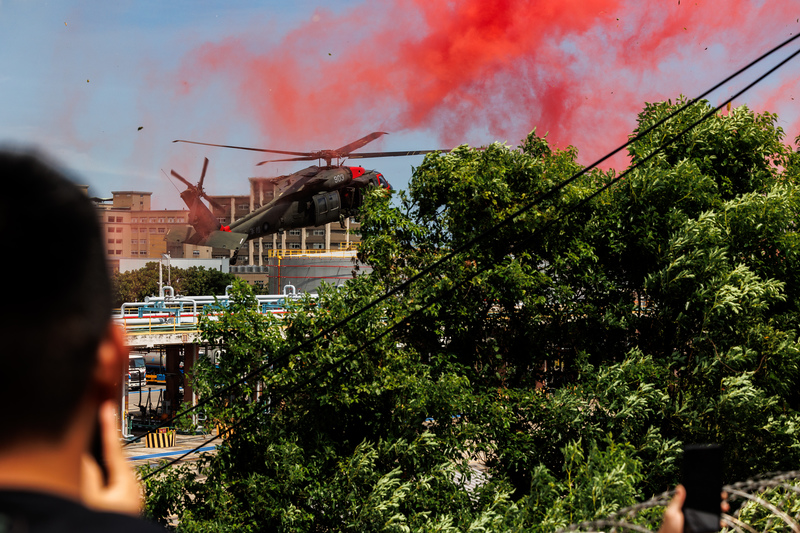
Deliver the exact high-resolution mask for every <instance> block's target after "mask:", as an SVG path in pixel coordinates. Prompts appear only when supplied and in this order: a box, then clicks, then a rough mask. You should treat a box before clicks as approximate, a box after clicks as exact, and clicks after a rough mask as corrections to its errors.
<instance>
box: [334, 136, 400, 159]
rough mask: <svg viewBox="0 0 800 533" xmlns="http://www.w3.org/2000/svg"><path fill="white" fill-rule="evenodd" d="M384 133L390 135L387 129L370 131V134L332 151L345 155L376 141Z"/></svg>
mask: <svg viewBox="0 0 800 533" xmlns="http://www.w3.org/2000/svg"><path fill="white" fill-rule="evenodd" d="M382 135H389V134H388V133H386V132H385V131H374V132H372V133H370V134H369V135H365V136H364V137H361V138H360V139H359V140H357V141H353V142H351V143H350V144H345V145H344V146H342V147H341V148H339V149H338V150H332V151H333V152H336V153H337V154H339V157H344V156H346V155H347V154H349V153H350V152H352V151H353V150H358V149H359V148H361V147H362V146H364V145H365V144H367V143H370V142H372V141H374V140H375V139H377V138H378V137H380V136H382Z"/></svg>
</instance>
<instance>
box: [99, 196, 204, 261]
mask: <svg viewBox="0 0 800 533" xmlns="http://www.w3.org/2000/svg"><path fill="white" fill-rule="evenodd" d="M152 194H153V193H151V192H145V191H112V193H111V195H112V198H111V200H110V202H109V201H108V200H105V199H103V200H100V201H98V202H97V208H98V211H99V215H100V217H101V218H100V221H101V223H102V226H103V235H104V236H105V239H106V253H107V254H108V259H109V262H110V263H111V268H112V269H113V270H119V260H120V259H141V258H151V259H154V260H156V259H158V258H160V257H161V254H164V253H169V254H170V255H171V256H172V257H175V258H184V257H186V258H196V259H211V248H209V247H207V246H193V245H179V246H176V247H168V246H167V241H166V240H165V237H166V235H167V232H169V230H170V229H171V228H173V227H183V226H185V225H186V224H187V221H188V220H189V211H187V210H185V209H164V210H153V209H151V207H150V200H151V196H152Z"/></svg>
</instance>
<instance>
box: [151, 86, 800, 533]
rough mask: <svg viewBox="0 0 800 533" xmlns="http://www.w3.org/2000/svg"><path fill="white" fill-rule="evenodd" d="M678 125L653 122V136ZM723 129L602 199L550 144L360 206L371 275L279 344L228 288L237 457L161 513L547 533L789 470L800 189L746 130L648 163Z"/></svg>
mask: <svg viewBox="0 0 800 533" xmlns="http://www.w3.org/2000/svg"><path fill="white" fill-rule="evenodd" d="M682 104H683V100H679V101H678V102H677V103H676V104H672V103H670V102H667V103H658V104H648V105H647V106H646V107H645V109H644V111H643V112H642V113H641V114H640V116H639V127H638V128H637V130H636V131H637V132H638V131H644V130H645V128H646V127H647V126H648V125H649V124H653V123H655V121H657V120H659V119H660V118H662V117H664V116H666V114H667V113H670V112H671V111H673V110H674V109H676V108H677V106H679V105H682ZM709 109H710V107H709V106H708V104H707V103H706V102H700V103H697V104H695V105H694V106H693V107H691V108H690V109H689V111H688V113H687V114H686V115H685V116H682V117H681V118H679V119H677V120H673V121H670V122H668V123H666V124H665V125H662V126H660V127H659V128H657V129H655V130H654V131H653V132H651V133H650V134H649V135H647V136H646V137H644V138H642V139H640V140H638V141H637V142H635V143H634V144H632V145H631V147H630V154H631V160H632V164H634V165H637V166H636V168H633V169H631V172H630V173H628V174H627V175H626V177H625V179H623V180H620V181H617V182H615V183H614V184H613V185H612V186H610V187H609V188H607V189H606V190H604V191H603V192H602V193H599V194H596V192H597V191H598V190H599V189H600V188H601V187H604V186H605V185H608V184H609V183H611V181H612V180H613V179H614V178H615V176H616V173H615V172H614V171H600V170H592V171H590V172H586V173H585V174H582V175H580V176H579V177H578V178H576V179H574V180H572V181H570V182H569V183H564V182H565V180H566V179H567V178H568V177H570V176H572V175H573V174H575V173H576V172H577V171H579V170H581V168H580V166H579V165H578V163H577V162H576V158H577V150H576V149H575V148H573V147H569V148H567V149H565V150H554V149H552V148H551V147H550V146H549V145H548V143H547V141H546V139H544V138H541V137H538V136H537V135H536V134H535V132H534V133H531V134H530V135H529V136H528V137H527V139H525V140H524V141H523V143H522V145H521V146H520V147H519V149H517V150H513V149H509V148H508V147H506V146H504V145H500V144H493V145H491V146H489V147H486V148H485V149H483V150H472V149H469V148H467V147H461V148H458V149H457V150H454V151H453V152H451V153H448V154H434V155H430V156H428V157H426V159H425V161H424V162H423V164H422V165H421V166H420V167H419V168H417V169H415V172H414V176H413V178H412V181H411V183H410V186H409V191H408V193H407V194H406V193H401V194H400V197H399V201H398V202H392V199H391V198H390V196H389V195H388V194H387V193H386V192H385V191H382V190H374V191H372V192H370V193H368V194H367V197H366V200H365V206H364V215H363V224H362V226H361V232H362V246H361V249H360V256H359V258H360V260H362V261H363V262H365V263H368V264H370V265H371V266H372V267H373V269H372V273H371V274H367V275H362V276H359V277H358V278H356V279H354V280H352V281H350V282H348V283H347V284H346V285H345V286H344V287H343V288H341V289H333V288H332V287H323V289H322V290H321V291H320V294H319V297H318V298H311V297H307V298H305V299H303V300H300V301H298V302H296V304H295V306H294V307H292V308H291V310H290V313H289V314H288V316H286V317H285V318H284V319H283V320H282V321H277V320H276V319H274V318H271V317H264V316H261V315H260V314H258V313H257V312H256V311H255V306H254V301H253V297H252V294H251V293H248V291H247V290H245V288H244V287H241V286H239V287H237V289H235V291H234V294H235V295H236V300H235V304H234V305H232V306H231V307H229V308H228V309H227V310H226V312H225V313H223V314H222V315H220V316H218V317H216V318H215V320H207V321H205V322H204V331H205V333H204V335H205V341H206V342H208V343H210V344H214V345H219V346H221V347H223V349H224V350H225V354H224V356H223V357H222V360H221V362H220V364H219V368H216V367H212V366H211V365H209V364H207V363H205V364H201V365H200V366H199V367H198V374H197V380H198V389H199V390H200V391H201V393H202V394H203V395H204V396H205V397H211V396H212V395H213V394H215V392H217V391H222V390H224V391H225V394H223V395H221V397H220V398H218V399H217V400H216V401H215V402H212V404H210V406H209V407H208V410H209V413H210V414H211V416H212V417H214V418H215V419H217V420H219V421H220V423H221V424H222V425H223V426H225V427H231V428H233V433H232V434H231V435H230V436H229V437H228V438H226V440H225V442H224V445H223V446H222V447H221V448H220V449H219V451H218V453H217V454H216V455H215V456H212V457H207V458H205V459H204V460H202V461H201V462H200V464H199V466H198V470H197V471H190V470H184V471H183V472H182V473H181V472H177V473H176V472H173V473H171V474H168V475H165V476H164V477H157V478H155V479H151V480H150V481H149V487H148V502H149V503H148V506H149V507H148V508H149V510H150V512H151V513H152V514H153V516H155V517H160V518H164V517H166V516H168V515H169V514H171V513H175V514H177V515H178V516H179V518H180V521H181V522H180V523H181V528H182V529H184V530H186V531H193V530H201V529H202V530H224V529H226V528H229V527H232V526H233V525H234V524H235V525H236V526H237V527H241V528H244V529H250V530H265V529H276V530H284V531H295V530H297V531H333V530H336V531H338V530H346V529H358V530H368V531H370V530H393V529H396V530H402V531H408V530H414V531H422V530H432V529H437V530H447V529H448V528H449V529H453V530H459V531H463V530H469V529H470V528H472V529H473V530H482V531H492V530H497V531H501V530H509V529H518V530H528V529H537V530H542V531H551V530H553V529H554V528H556V527H559V526H563V525H566V524H568V523H570V522H574V521H578V520H584V519H591V518H597V517H600V516H601V515H603V514H607V513H609V512H613V511H614V510H616V509H618V508H620V507H622V506H624V505H627V504H629V503H632V502H633V501H635V500H636V499H639V498H642V497H648V496H650V495H652V494H654V493H656V492H660V491H662V490H664V489H666V488H668V487H669V486H671V485H673V484H674V483H675V482H676V481H677V475H678V471H679V468H678V463H679V459H680V449H681V444H684V443H695V442H705V441H717V442H721V443H723V444H724V446H725V450H726V456H725V465H726V473H725V475H726V478H727V479H728V480H737V479H742V478H743V477H745V476H748V475H750V474H753V473H757V472H763V471H768V470H781V469H789V468H794V465H796V463H797V461H798V459H800V447H799V446H798V445H797V444H796V443H797V441H798V439H797V437H798V434H797V432H798V430H797V428H799V427H800V418H799V417H798V412H797V408H798V399H799V398H798V394H797V392H796V391H797V384H798V377H800V374H799V373H800V368H799V367H798V363H800V346H798V338H797V337H798V333H797V332H798V328H797V323H798V316H800V315H798V309H797V303H796V302H797V301H798V300H797V298H796V297H795V291H797V290H798V289H797V287H798V286H799V284H798V283H797V281H798V280H796V279H795V276H797V275H798V274H797V272H800V269H799V268H798V267H800V265H798V264H797V262H798V253H797V250H798V248H797V242H798V234H797V228H796V221H797V220H798V219H799V218H798V216H800V195H798V188H797V177H798V172H797V171H798V169H799V168H800V165H798V160H797V155H796V154H795V153H794V152H793V151H792V150H791V149H790V148H789V147H787V146H785V145H784V143H783V131H782V130H781V129H780V128H779V127H777V126H776V117H775V116H774V115H771V114H762V115H759V114H755V113H753V112H751V111H750V110H748V109H747V108H744V107H741V108H738V109H736V110H733V111H732V112H731V113H730V114H729V115H719V114H715V115H713V116H712V117H711V118H710V119H708V120H707V121H706V122H704V123H702V124H701V125H700V126H698V127H697V128H696V129H694V130H693V131H691V132H690V133H689V134H688V135H686V136H684V137H680V138H678V139H677V140H676V141H675V142H673V143H672V144H671V145H669V146H668V147H667V148H666V149H665V150H664V152H663V153H658V154H656V155H655V156H654V157H652V158H648V156H649V154H651V153H652V151H653V150H655V149H656V148H658V147H660V146H661V145H662V144H663V143H664V142H665V141H667V140H670V139H672V138H673V137H675V136H676V134H677V133H678V132H680V131H682V130H683V128H684V127H685V125H687V124H689V123H691V122H692V121H693V120H694V118H692V117H695V118H696V117H700V116H702V115H703V114H705V113H707V112H708V111H709ZM476 239H477V242H473V241H475V240H476ZM429 269H430V271H429ZM390 291H391V292H390ZM387 294H388V295H389V296H386V295H387ZM377 298H383V299H382V300H381V302H380V303H379V304H377V305H371V304H370V302H373V301H375V300H376V299H377ZM359 310H360V312H359V314H357V316H356V317H355V318H353V319H352V320H349V321H347V322H346V323H344V324H340V322H341V321H342V320H343V319H344V318H345V317H348V316H350V315H351V314H352V313H353V312H354V311H359ZM337 324H338V325H337ZM334 326H336V327H334ZM243 376H246V379H245V380H244V382H243V383H240V384H237V385H236V386H232V384H234V383H237V382H238V381H241V380H242V378H243ZM470 461H473V464H474V462H475V461H479V462H480V464H482V465H484V466H485V468H486V472H487V477H485V478H482V477H481V476H478V475H477V474H476V472H475V470H473V469H472V468H470ZM199 474H202V475H203V476H205V477H206V481H204V482H202V483H201V482H198V481H197V479H198V478H197V475H199ZM478 481H480V483H478ZM467 482H468V483H470V490H466V489H465V483H467ZM481 528H482V529H481Z"/></svg>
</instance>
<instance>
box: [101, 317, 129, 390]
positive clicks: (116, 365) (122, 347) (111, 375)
mask: <svg viewBox="0 0 800 533" xmlns="http://www.w3.org/2000/svg"><path fill="white" fill-rule="evenodd" d="M127 371H128V347H127V346H126V344H125V332H124V331H123V330H122V328H120V327H119V326H117V325H116V324H114V323H111V324H109V326H108V330H107V331H106V334H105V336H104V337H103V340H102V341H100V345H99V346H98V348H97V365H96V366H95V371H94V381H95V386H96V388H97V391H98V393H99V394H100V396H101V398H100V399H101V400H106V399H111V398H116V397H117V396H118V393H119V391H120V390H121V385H122V378H123V376H124V375H125V374H126V373H127Z"/></svg>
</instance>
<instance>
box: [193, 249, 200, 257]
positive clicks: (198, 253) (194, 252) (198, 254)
mask: <svg viewBox="0 0 800 533" xmlns="http://www.w3.org/2000/svg"><path fill="white" fill-rule="evenodd" d="M192 255H193V256H195V257H200V250H192Z"/></svg>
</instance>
